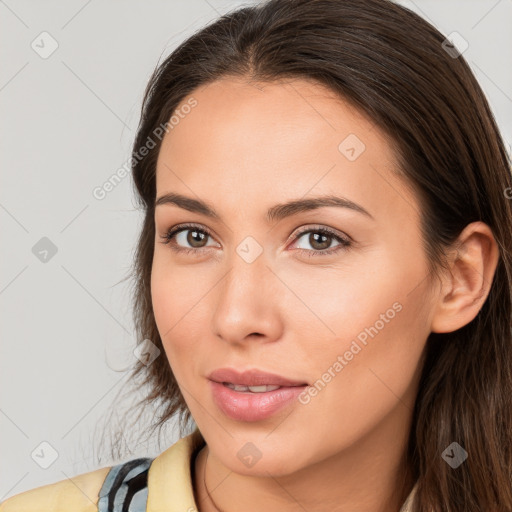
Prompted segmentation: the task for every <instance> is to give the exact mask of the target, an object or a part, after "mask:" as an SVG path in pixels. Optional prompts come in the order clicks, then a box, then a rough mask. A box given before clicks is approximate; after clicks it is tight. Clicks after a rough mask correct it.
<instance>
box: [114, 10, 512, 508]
mask: <svg viewBox="0 0 512 512" xmlns="http://www.w3.org/2000/svg"><path fill="white" fill-rule="evenodd" d="M445 39H446V38H445V36H444V35H442V34H441V33H440V32H439V31H438V30H436V29H435V28H434V27H433V26H432V25H430V24H429V23H428V22H426V21H425V20H424V19H422V18H421V17H420V16H418V15H417V14H415V13H414V12H412V11H410V10H408V9H406V8H405V7H402V6H399V5H397V4H394V3H392V2H391V1H390V0H343V1H340V0H270V1H266V2H263V3H261V4H259V5H256V6H250V7H243V8H239V9H237V10H234V11H232V12H229V13H227V14H225V15H223V16H221V17H220V18H218V19H217V20H215V21H214V22H212V23H210V24H209V25H208V26H206V27H204V28H203V29H201V30H199V31H197V32H196V33H195V34H194V35H192V36H191V37H189V38H188V39H187V40H186V41H184V42H183V43H182V44H181V45H180V46H179V47H177V48H176V49H175V50H174V51H173V52H172V54H171V55H169V56H168V57H167V58H166V59H165V60H164V61H163V62H162V63H161V64H160V65H159V66H158V67H157V68H156V69H155V71H154V73H153V75H152V76H151V79H150V81H149V84H148V86H147V89H146V91H145V95H144V99H143V105H142V110H141V118H140V123H139V126H138V132H137V134H136V137H135V141H134V145H133V153H132V154H133V158H132V163H133V165H132V170H133V180H134V184H135V192H136V197H137V201H138V205H139V207H140V208H141V210H142V212H143V214H144V219H143V225H142V229H141V231H140V237H139V239H138V245H137V248H136V253H135V260H134V266H133V278H134V293H133V314H134V320H135V327H136V336H137V340H138V342H142V341H143V340H147V339H149V340H150V341H151V342H152V343H154V344H155V345H156V346H157V347H158V348H159V349H160V351H161V354H162V356H161V357H157V358H156V359H155V360H154V361H153V362H152V363H151V364H150V365H146V364H144V362H140V361H137V363H136V364H135V366H134V367H133V369H132V373H131V375H130V379H131V382H132V384H133V386H134V388H137V389H138V390H139V389H140V390H142V391H143V392H144V395H143V398H142V399H141V400H140V401H139V402H138V403H137V404H136V407H135V408H134V409H140V406H143V408H147V407H148V406H149V405H151V409H150V410H151V419H152V423H151V433H152V432H154V431H155V429H156V428H159V435H160V429H161V428H162V426H164V425H167V424H168V422H169V420H170V419H171V418H173V417H174V416H177V418H178V420H179V428H180V437H181V436H183V435H184V433H185V427H186V425H187V424H188V422H189V421H190V420H192V421H193V419H192V418H191V414H190V411H189V410H188V408H187V406H186V403H185V401H184V399H183V396H182V395H181V393H180V390H179V388H178V385H177V382H176V380H175V377H174V375H173V373H172V371H171V369H170V366H169V364H168V361H167V358H166V357H165V354H164V352H163V347H162V342H161V339H160V336H159V333H158V329H157V326H156V323H155V319H154V315H153V309H152V303H151V292H150V276H151V267H152V258H153V251H154V238H155V227H154V201H155V193H156V174H155V173H156V160H157V156H158V151H159V148H160V144H161V138H159V137H158V136H157V137H155V133H161V128H160V131H159V128H158V127H162V126H167V127H168V128H169V125H166V123H167V122H168V121H169V120H170V119H171V116H172V115H173V114H175V113H176V108H177V107H178V105H180V103H181V102H182V101H183V100H184V99H185V98H186V97H187V96H189V95H193V92H194V90H195V89H196V88H197V87H199V86H202V85H205V84H208V83H211V82H213V81H215V80H218V79H221V78H225V77H242V78H244V79H246V80H248V81H251V82H260V83H263V82H271V81H277V80H281V79H293V78H302V79H308V80H314V81H317V82H318V83H320V84H323V85H326V86H327V87H329V88H330V89H331V90H332V91H334V92H336V93H337V94H338V95H339V96H340V97H341V98H343V99H345V100H346V101H350V102H351V103H352V104H353V105H355V106H356V107H357V108H359V109H361V111H363V112H364V113H366V114H367V115H368V116H369V117H370V118H371V119H372V120H373V122H374V123H375V124H376V125H377V126H378V127H379V128H380V129H382V130H383V132H384V133H385V134H386V135H387V136H389V138H390V141H391V143H392V145H393V148H394V150H395V151H396V155H397V158H398V161H399V163H400V167H399V169H398V170H397V172H399V173H400V174H401V175H402V176H405V177H406V179H407V180H408V183H410V184H412V185H413V186H414V188H415V190H417V191H418V193H419V196H418V197H420V198H421V204H420V206H421V230H422V236H423V244H424V248H425V251H426V254H427V256H428V260H429V264H430V269H431V272H432V275H437V276H439V274H438V271H439V270H440V269H442V268H446V259H445V256H446V253H445V250H446V248H449V247H451V246H452V244H453V243H454V241H455V240H456V238H457V237H458V235H459V234H460V232H461V231H462V229H463V228H464V227H465V226H466V225H467V224H468V223H470V222H473V221H477V220H479V221H483V222H485V223H486V224H487V225H488V226H489V227H490V228H491V229H492V232H493V235H494V237H495V240H496V242H497V244H498V246H499V252H500V258H499V262H498V266H497V269H496V272H495V275H494V279H493V282H492V286H491V288H490V291H489V295H488V297H487V299H486V301H485V303H484V304H483V306H482V308H481V310H480V312H479V313H478V315H477V316H476V317H475V318H474V320H473V321H471V322H470V323H468V324H467V325H465V326H464V327H463V328H461V329H458V330H457V331H455V332H450V333H431V335H430V336H429V338H428V340H427V347H426V357H425V364H424V367H423V371H422V375H421V381H420V387H419V393H418V396H417V400H416V403H415V407H414V411H413V424H412V428H411V432H410V438H409V445H408V450H407V453H406V458H407V464H408V465H410V467H412V468H413V472H414V478H415V479H416V480H417V482H418V490H417V498H418V499H417V501H416V505H415V510H416V511H417V512H423V511H429V512H430V511H435V512H437V511H445V510H450V511H464V512H477V511H484V510H485V511H489V510H499V511H512V332H511V325H512V323H511V319H512V315H511V302H512V301H511V290H512V282H511V279H512V272H511V268H512V266H511V265H512V262H511V253H512V236H511V228H512V209H511V200H510V196H511V195H512V188H511V187H512V177H511V163H510V157H509V156H508V154H507V152H506V150H505V145H504V142H503V140H502V138H501V135H500V132H499V129H498V127H497V125H496V122H495V119H494V117H493V114H492V112H491V109H490V107H489V104H488V102H487V100H486V98H485V96H484V93H483V92H482V89H481V88H480V86H479V84H478V83H477V80H476V79H475V77H474V75H473V73H472V72H471V70H470V68H469V66H468V64H467V62H466V61H465V60H464V58H463V56H462V55H458V56H457V54H455V55H454V53H453V49H452V51H451V52H449V51H447V50H446V45H443V42H444V41H445ZM171 127H172V125H171ZM149 138H151V139H152V140H153V141H154V142H155V144H154V147H152V148H151V149H150V150H149V152H148V154H147V155H146V156H144V158H140V148H141V147H143V146H145V145H146V146H147V141H148V140H149ZM130 392H131V393H133V391H130ZM139 417H140V415H139ZM137 420H138V418H137ZM123 428H124V432H125V433H127V431H128V427H127V426H126V423H123ZM120 434H121V435H123V432H122V431H121V432H120ZM454 441H456V442H457V443H458V444H459V445H461V446H462V447H463V448H465V450H466V451H467V452H468V454H469V456H468V459H467V460H466V461H465V462H464V463H463V464H461V465H460V466H459V467H458V468H457V469H452V467H450V466H449V465H448V464H447V463H446V462H445V461H444V460H443V458H442V457H441V454H442V452H443V450H444V449H445V448H446V447H448V446H449V445H450V444H451V443H452V442H454ZM114 444H115V446H116V447H117V449H118V451H117V452H116V451H115V448H114V445H112V446H113V448H112V452H111V453H112V456H113V457H114V458H119V457H120V456H121V452H120V451H119V446H120V442H119V439H117V440H115V442H114Z"/></svg>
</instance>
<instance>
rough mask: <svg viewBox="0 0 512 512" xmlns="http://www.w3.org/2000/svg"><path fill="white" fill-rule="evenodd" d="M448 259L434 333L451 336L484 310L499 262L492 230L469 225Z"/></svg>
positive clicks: (435, 317)
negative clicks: (449, 333) (447, 333)
mask: <svg viewBox="0 0 512 512" xmlns="http://www.w3.org/2000/svg"><path fill="white" fill-rule="evenodd" d="M454 245H455V248H454V249H452V250H451V252H450V256H449V271H446V272H445V273H444V275H443V285H442V287H441V291H440V293H439V296H438V298H437V303H435V304H434V313H433V316H432V323H431V331H432V332H440V333H441V332H452V331H456V330H457V329H460V328H461V327H464V326H465V325H467V324H468V323H469V322H471V320H473V319H474V318H475V317H476V316H477V315H478V312H479V311H480V309H481V308H482V306H483V304H484V302H485V300H486V299H487V296H488V295H489V291H490V289H491V284H492V280H493V277H494V273H495V271H496V267H497V265H498V260H499V250H498V245H497V243H496V240H495V239H494V236H493V234H492V230H491V229H490V228H489V226H488V225H487V224H485V223H483V222H480V221H478V222H472V223H471V224H468V225H467V226H466V227H465V228H464V229H463V231H462V232H461V234H460V235H459V237H458V238H457V241H456V243H455V244H454Z"/></svg>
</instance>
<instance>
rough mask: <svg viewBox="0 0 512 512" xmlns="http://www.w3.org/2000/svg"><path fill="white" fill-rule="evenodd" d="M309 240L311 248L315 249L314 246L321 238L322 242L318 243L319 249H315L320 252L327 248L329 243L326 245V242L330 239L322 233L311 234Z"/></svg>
mask: <svg viewBox="0 0 512 512" xmlns="http://www.w3.org/2000/svg"><path fill="white" fill-rule="evenodd" d="M309 238H310V243H311V246H312V247H315V244H318V239H319V238H322V239H323V240H324V241H323V243H320V245H321V247H317V249H320V250H321V249H326V248H328V247H329V243H326V240H328V239H329V238H330V237H329V236H328V235H324V234H323V233H311V234H310V235H309Z"/></svg>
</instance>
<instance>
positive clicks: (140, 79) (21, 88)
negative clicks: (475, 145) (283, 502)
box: [0, 0, 512, 500]
mask: <svg viewBox="0 0 512 512" xmlns="http://www.w3.org/2000/svg"><path fill="white" fill-rule="evenodd" d="M251 3H254V2H250V1H245V2H239V1H229V2H228V1H218V0H215V1H214V0H193V1H192V0H187V1H186V2H185V1H177V0H174V1H169V0H166V1H156V0H153V1H147V2H143V1H133V0H131V1H127V0H124V1H122V2H121V1H120V0H109V1H102V2H100V1H98V0H89V1H84V0H73V1H67V2H56V1H46V2H41V1H39V2H37V1H35V0H33V1H28V0H6V1H1V0H0V19H1V22H2V27H1V30H0V43H1V44H0V52H1V60H2V67H1V70H0V109H1V118H2V123H1V125H0V130H1V134H0V140H1V142H2V152H1V159H2V162H1V164H2V165H1V173H2V175H1V178H2V187H1V188H0V222H1V228H2V235H1V237H2V259H3V263H2V266H1V267H0V268H1V270H0V272H1V273H0V308H1V318H2V323H1V329H2V331H1V355H0V357H1V368H0V391H1V395H0V400H1V402H0V431H1V433H2V434H1V438H0V443H1V444H0V457H1V461H2V464H1V465H0V500H3V499H5V498H7V497H9V496H12V495H14V494H18V493H20V492H22V491H24V490H27V489H31V488H34V487H37V486H39V485H44V484H47V483H53V482H56V481H59V480H63V479H65V478H68V477H72V476H74V475H77V474H79V473H83V472H86V471H92V470H94V469H96V468H97V467H98V466H97V465H96V464H95V460H94V457H93V448H92V443H93V442H95V441H96V439H97V438H94V439H93V431H95V429H96V428H97V425H98V421H99V420H100V418H102V417H103V414H104V413H105V412H106V411H107V410H108V408H109V406H110V405H111V403H112V400H113V398H114V396H115V394H116V393H117V392H118V391H119V388H120V387H121V386H123V385H124V383H125V376H126V375H127V374H126V373H125V372H124V371H123V368H126V367H127V365H129V364H130V363H131V362H133V360H134V357H135V356H134V354H133V353H132V351H133V348H134V347H135V340H134V338H133V335H132V332H133V326H132V321H131V312H130V303H129V281H124V282H122V279H123V278H124V277H125V276H126V275H127V273H128V271H129V269H130V265H131V263H132V255H133V250H134V248H135V242H136V238H137V235H138V230H139V227H140V222H141V219H142V215H141V213H140V212H138V211H137V210H136V208H135V202H134V201H133V195H132V185H131V178H130V177H129V176H128V177H126V178H124V180H123V181H122V182H121V183H120V184H119V185H117V186H116V187H115V189H114V190H112V191H111V192H110V193H109V194H107V196H106V197H105V198H104V199H103V200H98V199H96V198H95V197H94V196H93V190H94V188H95V187H98V186H101V185H102V184H103V183H104V182H105V181H106V180H108V179H109V177H110V176H111V175H112V174H114V173H115V172H116V170H117V169H119V168H120V167H122V166H123V164H124V163H125V162H126V161H127V159H128V158H129V156H130V145H131V142H132V139H133V136H134V134H135V129H136V126H137V122H138V115H139V108H140V102H141V99H142V94H143V91H144V87H145V85H146V83H147V80H148V78H149V76H150V73H151V72H152V70H153V68H154V66H155V65H156V64H157V62H158V61H159V59H161V58H163V57H164V56H166V55H168V53H170V52H171V51H172V49H173V48H175V47H176V46H177V44H178V43H180V42H181V41H183V40H184V39H185V38H186V37H187V36H188V35H190V34H192V33H193V32H194V31H195V30H197V29H199V28H200V27H202V26H204V25H205V24H206V23H208V22H209V21H210V20H212V19H215V18H217V17H218V16H219V15H220V14H223V13H225V12H227V11H228V10H231V9H234V8H236V7H238V6H240V5H242V4H244V5H249V4H251ZM399 3H402V4H403V5H406V6H407V7H410V8H411V9H412V10H414V11H416V12H418V13H419V14H421V15H422V16H423V17H425V18H426V19H428V20H429V21H430V22H431V23H433V24H434V25H435V26H436V27H437V28H438V29H439V30H440V31H441V32H443V33H444V34H445V35H448V34H450V33H451V32H453V31H457V32H459V33H460V34H461V35H462V36H463V37H464V39H466V40H467V41H468V43H469V48H468V49H467V50H466V51H465V52H464V56H465V58H466V59H467V60H468V62H469V64H470V65H471V67H472V68H473V70H474V72H475V74H476V76H477V78H478V80H479V82H480V84H481V85H482V87H483V89H484V91H485V93H486V95H487V97H488V99H489V101H490V103H491V106H492V108H493V110H494V113H495V116H496V119H497V121H498V124H499V125H500V127H501V129H502V133H503V135H504V137H505V140H506V141H507V146H508V148H510V146H509V145H510V142H511V141H512V66H511V62H512V27H511V23H512V0H499V1H496V0H489V1H487V0H472V1H468V0H459V1H447V0H444V1H440V0H437V1H434V0H432V1H431V0H415V1H414V2H412V1H403V2H399ZM44 31H46V32H48V33H49V34H50V35H51V37H52V38H53V39H54V40H56V41H57V43H58V48H57V49H56V50H55V52H54V53H53V54H51V55H50V56H49V57H47V58H42V57H41V56H40V53H37V52H36V51H35V49H33V48H32V46H31V45H34V46H36V48H38V51H39V52H42V51H48V50H49V49H50V48H51V46H50V45H51V43H52V41H51V40H50V39H49V36H40V34H41V33H42V32H44ZM42 38H46V39H42ZM44 237H46V238H47V239H49V241H51V244H52V246H54V247H55V248H56V249H57V252H56V253H55V254H54V255H53V256H52V253H51V250H50V252H49V253H48V255H47V256H46V258H47V261H46V262H43V261H41V260H40V257H43V255H42V254H43V253H42V254H40V256H39V257H37V255H36V254H34V252H36V253H37V250H35V249H33V248H34V246H35V247H36V249H39V250H43V249H45V248H46V249H48V246H49V245H48V244H49V243H50V242H49V241H48V240H46V239H45V240H42V241H41V239H43V238H44ZM36 244H37V245H36ZM177 436H178V433H177V430H175V431H173V432H172V433H171V434H170V435H169V437H168V438H167V443H168V445H170V444H171V443H173V442H174V441H175V440H177ZM44 442H46V443H49V444H50V445H51V446H52V447H53V449H54V450H55V451H56V452H57V454H58V456H57V458H56V460H55V461H53V463H52V464H51V465H50V466H49V467H48V468H47V469H44V468H43V467H41V465H47V464H48V463H49V462H51V460H52V459H51V457H52V453H53V451H52V449H51V448H48V445H46V444H43V445H41V443H44ZM157 453H158V450H157V449H156V448H155V447H154V446H153V445H152V444H148V445H139V446H138V447H137V448H136V451H135V452H134V456H139V455H140V456H144V455H148V456H153V455H156V454H157ZM32 454H34V455H33V456H32ZM106 465H107V463H105V464H100V466H101V467H104V466H106Z"/></svg>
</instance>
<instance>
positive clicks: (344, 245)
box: [160, 224, 352, 257]
mask: <svg viewBox="0 0 512 512" xmlns="http://www.w3.org/2000/svg"><path fill="white" fill-rule="evenodd" d="M189 229H195V230H196V231H198V232H200V233H204V234H205V235H207V236H210V237H212V238H213V236H212V234H211V233H210V231H209V230H208V229H205V228H202V227H199V226H198V225H196V224H180V225H179V226H175V227H173V228H171V229H169V231H168V232H167V233H166V234H165V235H164V236H160V238H162V240H163V241H162V242H161V243H163V244H167V245H169V247H170V248H171V250H173V251H174V252H177V253H181V254H192V253H195V254H196V255H197V253H198V252H199V251H201V250H202V249H207V248H206V247H202V248H199V249H194V248H183V247H179V246H177V245H175V244H172V243H171V242H172V239H173V238H174V236H175V235H177V234H178V233H180V232H181V231H188V230H189ZM305 233H321V234H323V235H328V236H330V237H333V238H334V239H335V240H336V241H338V242H339V243H340V244H339V245H337V246H336V247H334V248H331V249H322V250H319V251H315V250H308V249H296V250H297V251H299V252H301V253H302V254H304V253H306V255H307V256H308V257H312V256H327V255H333V254H336V253H338V252H339V251H342V250H348V249H349V248H350V246H351V245H352V242H351V241H350V240H349V239H347V238H343V237H341V236H339V235H338V234H336V233H335V232H334V231H332V230H331V229H329V228H325V227H324V228H313V229H312V228H307V229H304V230H302V231H300V232H299V233H297V235H296V237H295V239H294V241H295V240H297V239H298V238H300V237H301V236H302V235H304V234H305Z"/></svg>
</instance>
